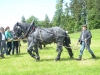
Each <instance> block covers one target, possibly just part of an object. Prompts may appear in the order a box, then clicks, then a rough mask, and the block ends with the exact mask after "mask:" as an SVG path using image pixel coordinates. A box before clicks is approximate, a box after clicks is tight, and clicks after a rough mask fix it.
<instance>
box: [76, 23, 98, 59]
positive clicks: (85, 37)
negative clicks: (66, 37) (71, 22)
mask: <svg viewBox="0 0 100 75" xmlns="http://www.w3.org/2000/svg"><path fill="white" fill-rule="evenodd" d="M91 38H92V34H91V32H90V31H89V30H87V25H82V32H81V35H80V38H79V40H78V43H80V44H81V49H80V54H79V57H78V58H77V60H81V59H82V55H83V51H84V49H85V47H86V49H87V50H88V51H89V52H90V54H91V55H92V58H96V56H95V55H94V53H93V51H92V50H91V48H90V44H91Z"/></svg>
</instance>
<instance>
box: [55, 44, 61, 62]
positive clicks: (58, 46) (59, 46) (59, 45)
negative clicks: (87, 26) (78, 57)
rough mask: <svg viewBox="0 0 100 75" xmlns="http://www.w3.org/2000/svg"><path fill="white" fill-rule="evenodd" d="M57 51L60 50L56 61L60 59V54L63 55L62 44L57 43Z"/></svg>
mask: <svg viewBox="0 0 100 75" xmlns="http://www.w3.org/2000/svg"><path fill="white" fill-rule="evenodd" d="M57 51H58V55H57V57H56V59H55V60H56V61H57V60H60V55H61V53H62V44H58V45H57Z"/></svg>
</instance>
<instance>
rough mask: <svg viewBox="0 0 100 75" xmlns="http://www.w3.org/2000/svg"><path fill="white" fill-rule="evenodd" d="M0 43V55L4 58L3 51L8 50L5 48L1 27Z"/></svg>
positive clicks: (4, 38)
mask: <svg viewBox="0 0 100 75" xmlns="http://www.w3.org/2000/svg"><path fill="white" fill-rule="evenodd" d="M0 45H1V47H0V51H1V57H2V58H5V57H4V53H7V52H8V50H7V44H6V37H5V31H4V28H3V27H1V28H0Z"/></svg>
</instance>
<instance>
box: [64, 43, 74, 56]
mask: <svg viewBox="0 0 100 75" xmlns="http://www.w3.org/2000/svg"><path fill="white" fill-rule="evenodd" d="M65 48H66V49H67V50H68V53H69V56H70V58H73V52H72V49H71V47H70V45H69V44H67V45H66V46H65Z"/></svg>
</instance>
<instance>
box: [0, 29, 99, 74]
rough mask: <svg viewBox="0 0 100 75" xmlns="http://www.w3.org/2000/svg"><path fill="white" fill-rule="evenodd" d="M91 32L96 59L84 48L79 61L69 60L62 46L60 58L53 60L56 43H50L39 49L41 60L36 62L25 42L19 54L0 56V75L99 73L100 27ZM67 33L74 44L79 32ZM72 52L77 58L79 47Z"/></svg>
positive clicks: (74, 44) (55, 53)
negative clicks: (3, 57)
mask: <svg viewBox="0 0 100 75" xmlns="http://www.w3.org/2000/svg"><path fill="white" fill-rule="evenodd" d="M91 32H92V35H93V38H92V44H91V49H92V50H93V51H94V53H95V55H96V56H97V58H96V59H92V58H91V55H90V54H89V52H88V51H87V50H85V51H84V54H83V59H82V60H81V61H76V60H71V59H70V58H69V55H68V53H67V50H66V49H65V48H63V52H62V55H61V60H60V61H57V62H55V61H54V59H55V57H56V55H57V52H56V44H51V45H47V46H46V48H43V49H42V50H39V53H40V57H41V60H40V61H38V62H36V61H35V60H34V59H33V58H32V57H30V56H29V54H28V53H27V44H22V46H21V53H20V54H19V55H16V54H15V55H10V56H6V55H5V59H2V58H0V75H100V29H97V30H91ZM69 35H70V37H71V40H72V45H73V46H76V43H77V40H78V39H77V38H78V37H79V35H80V33H73V34H69ZM78 47H80V46H78ZM73 53H74V58H77V57H78V55H79V49H78V50H74V49H73Z"/></svg>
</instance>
